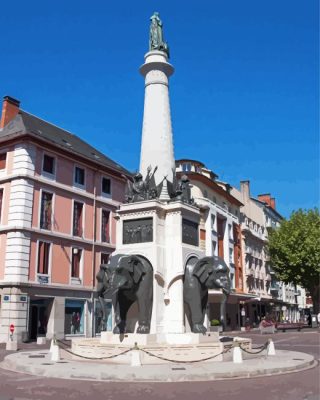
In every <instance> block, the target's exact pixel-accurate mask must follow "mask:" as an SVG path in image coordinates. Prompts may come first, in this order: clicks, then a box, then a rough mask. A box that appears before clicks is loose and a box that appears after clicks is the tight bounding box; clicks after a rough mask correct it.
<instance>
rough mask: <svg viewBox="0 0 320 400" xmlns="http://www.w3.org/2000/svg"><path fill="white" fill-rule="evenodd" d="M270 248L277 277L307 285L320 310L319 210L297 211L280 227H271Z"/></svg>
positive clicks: (288, 281) (287, 281)
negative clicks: (272, 228)
mask: <svg viewBox="0 0 320 400" xmlns="http://www.w3.org/2000/svg"><path fill="white" fill-rule="evenodd" d="M268 251H269V254H270V261H271V264H272V268H273V269H274V271H275V272H276V274H277V277H278V278H279V279H280V280H282V281H284V282H286V283H290V282H291V283H293V284H296V285H300V286H302V287H303V288H305V289H307V290H308V291H309V292H310V295H311V297H312V300H313V307H314V312H316V313H317V312H318V311H319V291H320V285H319V283H320V215H319V210H318V209H317V208H315V209H312V210H298V211H295V212H293V213H292V214H291V216H290V218H289V219H288V220H284V221H283V222H282V223H281V225H280V227H279V228H278V229H274V230H270V231H269V243H268Z"/></svg>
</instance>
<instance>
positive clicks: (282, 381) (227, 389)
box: [0, 329, 320, 400]
mask: <svg viewBox="0 0 320 400" xmlns="http://www.w3.org/2000/svg"><path fill="white" fill-rule="evenodd" d="M319 333H320V332H319V330H316V329H313V330H311V329H305V330H302V331H301V332H297V331H291V332H290V331H289V332H286V333H282V332H279V333H276V334H274V335H268V336H266V335H264V336H263V335H260V333H258V332H250V333H242V334H241V336H245V337H250V338H252V339H253V346H258V345H259V344H263V343H265V341H266V340H267V338H268V337H272V338H273V340H274V343H275V348H276V350H277V349H279V350H294V351H301V352H304V353H308V354H312V355H313V356H314V357H315V359H316V360H318V361H319V359H320V354H319V338H320V334H319ZM237 336H239V335H237ZM23 346H24V348H25V349H28V350H29V349H31V348H37V349H40V348H41V347H40V346H37V345H36V344H25V345H23ZM46 347H48V345H47V346H46ZM6 354H7V352H6V351H5V350H4V345H1V347H0V358H1V360H2V359H3V357H4V356H5V355H6ZM61 368H62V367H61ZM319 373H320V370H319V365H317V366H316V367H315V368H312V369H309V370H305V371H299V372H294V373H289V374H283V375H278V376H266V377H262V378H261V377H260V378H250V379H241V380H240V379H234V380H228V381H226V380H224V381H211V382H198V383H195V382H192V383H153V384H150V383H134V384H132V383H130V384H129V383H104V382H93V381H91V382H90V381H76V380H64V379H48V378H39V377H35V376H30V375H25V374H18V373H14V372H10V371H6V370H3V369H0V400H9V399H15V400H25V399H33V400H42V399H53V398H56V399H77V400H82V399H91V398H92V399H95V400H99V399H108V400H109V399H110V400H111V399H117V400H122V399H150V400H155V399H162V400H165V399H170V400H172V399H184V400H189V399H190V400H193V399H196V398H199V397H203V398H214V399H215V400H216V399H228V400H233V399H234V400H235V399H237V400H239V399H246V400H251V399H252V400H253V399H259V400H262V399H268V400H278V399H279V400H318V399H319V394H320V388H319Z"/></svg>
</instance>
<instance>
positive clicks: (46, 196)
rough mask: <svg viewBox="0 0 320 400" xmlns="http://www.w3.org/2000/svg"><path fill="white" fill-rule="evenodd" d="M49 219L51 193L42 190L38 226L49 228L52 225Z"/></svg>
mask: <svg viewBox="0 0 320 400" xmlns="http://www.w3.org/2000/svg"><path fill="white" fill-rule="evenodd" d="M51 219H52V193H47V192H42V196H41V215H40V228H41V229H48V230H50V229H51V225H52V224H51Z"/></svg>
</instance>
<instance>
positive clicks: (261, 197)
mask: <svg viewBox="0 0 320 400" xmlns="http://www.w3.org/2000/svg"><path fill="white" fill-rule="evenodd" d="M258 200H260V201H262V202H263V203H267V204H268V206H270V207H272V208H275V199H274V198H273V199H272V198H271V195H270V194H269V193H266V194H259V195H258Z"/></svg>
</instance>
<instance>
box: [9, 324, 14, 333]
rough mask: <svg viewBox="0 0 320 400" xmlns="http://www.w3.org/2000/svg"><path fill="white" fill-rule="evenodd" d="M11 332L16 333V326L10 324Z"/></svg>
mask: <svg viewBox="0 0 320 400" xmlns="http://www.w3.org/2000/svg"><path fill="white" fill-rule="evenodd" d="M10 332H11V333H13V332H14V325H13V324H10Z"/></svg>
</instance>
